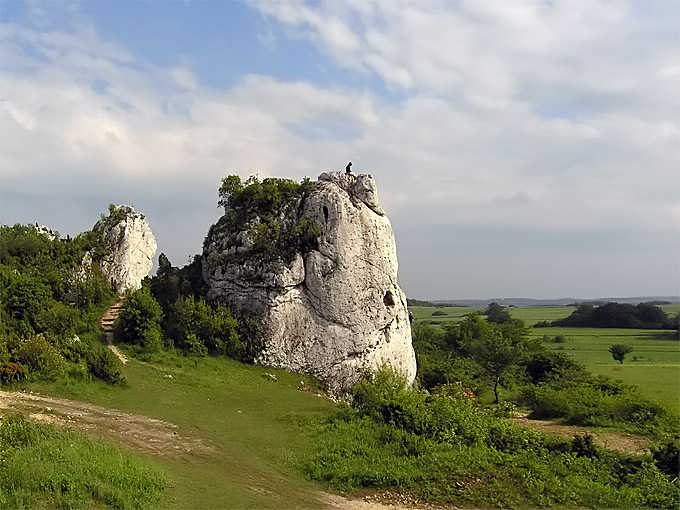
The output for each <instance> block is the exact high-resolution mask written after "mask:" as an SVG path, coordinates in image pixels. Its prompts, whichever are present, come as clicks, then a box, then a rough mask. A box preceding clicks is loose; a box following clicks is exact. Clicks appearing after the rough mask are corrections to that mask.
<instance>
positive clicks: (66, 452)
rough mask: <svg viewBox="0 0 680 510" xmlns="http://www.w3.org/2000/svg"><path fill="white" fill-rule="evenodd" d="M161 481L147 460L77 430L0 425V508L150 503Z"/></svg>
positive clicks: (10, 421)
mask: <svg viewBox="0 0 680 510" xmlns="http://www.w3.org/2000/svg"><path fill="white" fill-rule="evenodd" d="M165 484H166V483H165V480H164V477H163V475H162V473H161V471H160V470H159V469H158V467H156V466H154V465H153V464H151V462H149V461H148V460H146V459H142V458H141V457H139V456H137V455H133V454H131V453H129V452H126V451H123V450H122V449H120V448H118V447H115V446H113V445H109V444H106V443H103V442H100V441H93V440H91V439H90V438H88V437H87V436H85V435H84V434H81V433H79V432H75V431H73V430H69V429H64V428H60V427H54V426H47V425H38V424H35V423H32V422H30V421H28V420H26V419H25V418H24V417H23V416H21V415H17V416H8V417H5V418H4V419H3V420H2V422H1V424H0V508H13V509H23V508H26V509H29V508H30V509H43V508H44V509H49V508H111V507H114V508H153V507H155V505H156V504H159V503H160V501H161V495H162V493H163V490H164V488H165Z"/></svg>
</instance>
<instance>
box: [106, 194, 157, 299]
mask: <svg viewBox="0 0 680 510" xmlns="http://www.w3.org/2000/svg"><path fill="white" fill-rule="evenodd" d="M95 230H96V231H97V232H99V233H100V234H101V236H102V238H103V240H104V244H105V246H106V254H105V255H104V258H103V259H102V260H101V261H100V262H99V265H100V267H101V270H102V272H103V273H104V275H105V276H106V278H107V279H108V280H109V281H111V282H112V283H113V285H114V286H115V287H116V289H117V290H118V292H121V293H122V292H124V291H125V290H128V289H129V290H137V289H140V288H141V286H142V280H143V279H144V278H145V277H146V276H148V274H149V272H150V271H151V268H152V267H153V257H154V256H155V254H156V248H157V246H156V238H155V237H154V235H153V232H152V231H151V228H150V227H149V222H148V221H147V220H146V217H145V216H144V215H143V214H141V213H138V212H137V211H135V209H134V208H133V207H132V206H129V205H119V206H116V207H115V208H112V209H111V211H110V214H109V216H108V217H107V218H103V219H102V220H100V221H99V222H97V225H95Z"/></svg>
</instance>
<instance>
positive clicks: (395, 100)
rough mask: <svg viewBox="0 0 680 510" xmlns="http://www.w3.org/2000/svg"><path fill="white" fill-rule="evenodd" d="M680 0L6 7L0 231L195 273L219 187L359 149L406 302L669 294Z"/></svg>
mask: <svg viewBox="0 0 680 510" xmlns="http://www.w3.org/2000/svg"><path fill="white" fill-rule="evenodd" d="M679 5H680V4H678V2H677V1H675V0H654V1H652V2H639V1H630V2H626V1H617V2H611V1H605V0H602V1H600V0H593V1H589V2H573V1H565V0H554V1H549V2H548V1H538V0H535V1H534V0H522V1H519V0H517V1H514V0H511V1H502V2H501V1H485V2H479V1H471V0H462V1H458V2H453V1H438V0H424V1H422V0H417V1H416V0H389V1H388V0H330V1H322V0H317V1H310V2H305V1H302V0H288V1H280V2H279V1H273V0H263V1H257V0H253V1H249V2H236V1H233V2H227V1H200V2H194V1H184V2H168V1H128V2H123V1H116V2H106V1H96V2H95V1H90V2H70V1H63V2H62V1H51V2H33V1H31V2H24V1H20V2H19V1H7V0H3V1H2V2H0V22H1V28H0V71H1V73H0V135H1V138H0V171H1V172H2V173H1V180H0V222H2V223H3V224H13V223H15V222H21V223H36V222H37V223H40V224H46V225H49V226H50V227H52V228H53V229H56V230H58V231H59V232H61V233H62V234H63V235H65V234H72V235H73V234H77V233H78V232H80V231H83V230H86V229H89V228H90V227H91V226H92V225H93V223H94V222H95V221H96V220H97V219H98V217H99V214H100V213H102V212H104V211H106V209H107V206H108V204H109V203H127V204H133V205H134V206H135V207H136V208H137V209H138V210H139V211H141V212H144V213H145V214H146V215H147V217H148V219H149V221H150V223H151V227H152V229H153V230H154V232H155V234H156V237H157V241H158V245H159V253H160V252H165V253H166V254H167V255H168V257H169V258H170V260H171V261H172V263H173V264H174V265H180V266H181V265H184V264H185V263H186V262H187V260H188V259H189V258H190V257H191V256H192V255H193V254H196V253H199V252H200V250H201V244H202V240H203V237H204V236H205V233H206V232H207V229H208V227H209V226H210V225H211V224H212V223H213V222H214V221H215V220H216V219H217V218H218V217H219V214H220V211H219V210H218V209H217V207H216V203H217V188H218V187H219V184H220V180H221V178H222V177H224V176H226V175H228V174H231V173H238V174H239V175H241V176H242V177H244V178H245V177H247V176H248V175H250V174H258V175H259V176H260V177H266V176H280V177H289V178H294V179H301V178H302V177H305V176H309V177H312V178H315V177H316V176H318V175H319V174H320V173H321V172H324V171H329V170H342V169H344V166H345V164H346V163H347V161H349V160H352V161H353V163H354V165H353V169H354V170H355V171H356V172H366V173H371V174H373V175H374V177H375V178H376V181H377V184H378V189H379V194H380V200H381V204H382V206H383V208H384V209H385V210H386V211H387V213H388V216H389V218H390V220H391V222H392V226H393V229H394V231H395V235H396V241H397V251H398V256H399V263H400V267H399V279H400V283H401V285H402V287H403V288H404V290H405V291H406V293H407V295H408V296H410V297H415V298H421V299H455V298H495V297H517V296H523V297H535V298H557V297H567V296H570V297H576V298H589V297H590V298H595V297H613V296H645V295H678V294H680V176H679V174H680V172H679V169H680V123H679V119H680V104H679V103H680V92H679V90H680V28H679V27H680V24H678V19H679V16H680V12H679V9H680V7H679Z"/></svg>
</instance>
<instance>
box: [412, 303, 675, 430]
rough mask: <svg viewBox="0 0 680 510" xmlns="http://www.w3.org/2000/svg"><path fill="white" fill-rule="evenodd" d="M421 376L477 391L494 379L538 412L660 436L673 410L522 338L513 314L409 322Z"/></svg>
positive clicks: (429, 382)
mask: <svg viewBox="0 0 680 510" xmlns="http://www.w3.org/2000/svg"><path fill="white" fill-rule="evenodd" d="M413 345H414V348H415V350H416V354H417V357H418V381H419V382H420V384H422V386H423V387H424V388H426V389H430V390H431V389H433V388H435V387H436V386H438V385H440V384H443V383H453V382H461V383H462V384H463V385H465V386H466V387H467V388H470V389H471V390H473V391H474V392H475V394H476V395H478V396H483V395H484V394H485V393H488V392H489V390H490V389H491V388H493V387H494V386H495V385H500V386H504V387H506V388H513V390H514V394H513V398H514V399H516V401H517V402H519V403H521V404H522V405H524V406H526V407H528V408H529V409H530V410H531V411H532V413H533V415H534V416H535V417H537V418H559V419H563V420H564V421H566V422H567V423H570V424H578V425H592V426H607V427H617V428H623V429H625V430H629V431H637V432H640V433H644V434H653V435H656V436H662V435H664V434H667V433H671V432H673V431H674V430H675V429H677V427H674V426H673V422H674V421H675V420H678V417H677V416H674V415H673V413H672V412H671V411H670V410H669V409H668V408H666V407H665V406H663V405H661V404H659V403H656V402H653V401H651V400H649V399H648V398H646V397H645V396H643V395H642V394H641V393H640V392H639V391H638V390H637V388H636V387H633V386H628V385H624V384H622V383H618V382H616V381H614V380H612V379H609V378H606V377H601V376H600V377H594V376H592V375H590V374H589V373H588V372H587V371H586V369H585V367H584V366H583V365H581V364H579V363H578V362H576V361H574V360H573V359H572V358H570V357H569V356H567V355H566V354H564V353H561V352H557V351H548V350H546V349H545V348H544V347H543V346H542V345H540V342H537V341H529V340H527V336H526V331H525V329H524V328H523V325H522V324H520V323H518V322H517V321H516V320H515V321H511V322H510V323H505V324H500V325H498V324H487V323H486V322H485V321H483V320H481V319H480V318H479V317H478V316H476V315H474V314H471V315H469V316H466V318H465V319H464V320H463V321H462V322H460V323H459V324H447V325H444V326H443V328H437V327H434V326H431V325H429V324H426V323H423V322H416V323H415V324H414V325H413Z"/></svg>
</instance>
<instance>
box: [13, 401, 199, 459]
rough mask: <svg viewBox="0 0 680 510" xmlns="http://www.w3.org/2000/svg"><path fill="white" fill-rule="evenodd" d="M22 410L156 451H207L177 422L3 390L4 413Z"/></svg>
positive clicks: (41, 419) (40, 419) (43, 419)
mask: <svg viewBox="0 0 680 510" xmlns="http://www.w3.org/2000/svg"><path fill="white" fill-rule="evenodd" d="M16 411H20V412H22V413H25V414H26V415H28V416H29V417H30V418H31V419H33V420H35V421H37V422H43V423H51V424H55V425H62V426H69V427H72V428H75V429H79V430H83V431H85V432H87V433H88V434H91V435H92V436H95V437H98V438H103V439H107V440H113V441H115V442H117V443H121V444H123V445H125V446H128V447H130V448H132V449H134V450H137V451H140V452H142V453H150V454H152V455H161V456H163V455H177V454H178V453H189V452H205V451H208V450H209V448H208V447H207V446H205V445H204V444H203V443H202V442H201V441H200V440H197V439H193V438H189V437H187V436H185V435H183V434H181V432H180V431H179V428H178V427H177V425H174V424H172V423H168V422H165V421H161V420H156V419H153V418H149V417H147V416H141V415H138V414H128V413H123V412H120V411H116V410H115V409H107V408H105V407H100V406H96V405H93V404H87V403H85V402H78V401H75V400H68V399H65V398H57V397H47V396H44V395H37V394H34V393H30V392H28V393H24V392H6V391H0V417H2V416H5V415H7V414H9V413H11V412H16Z"/></svg>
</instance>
